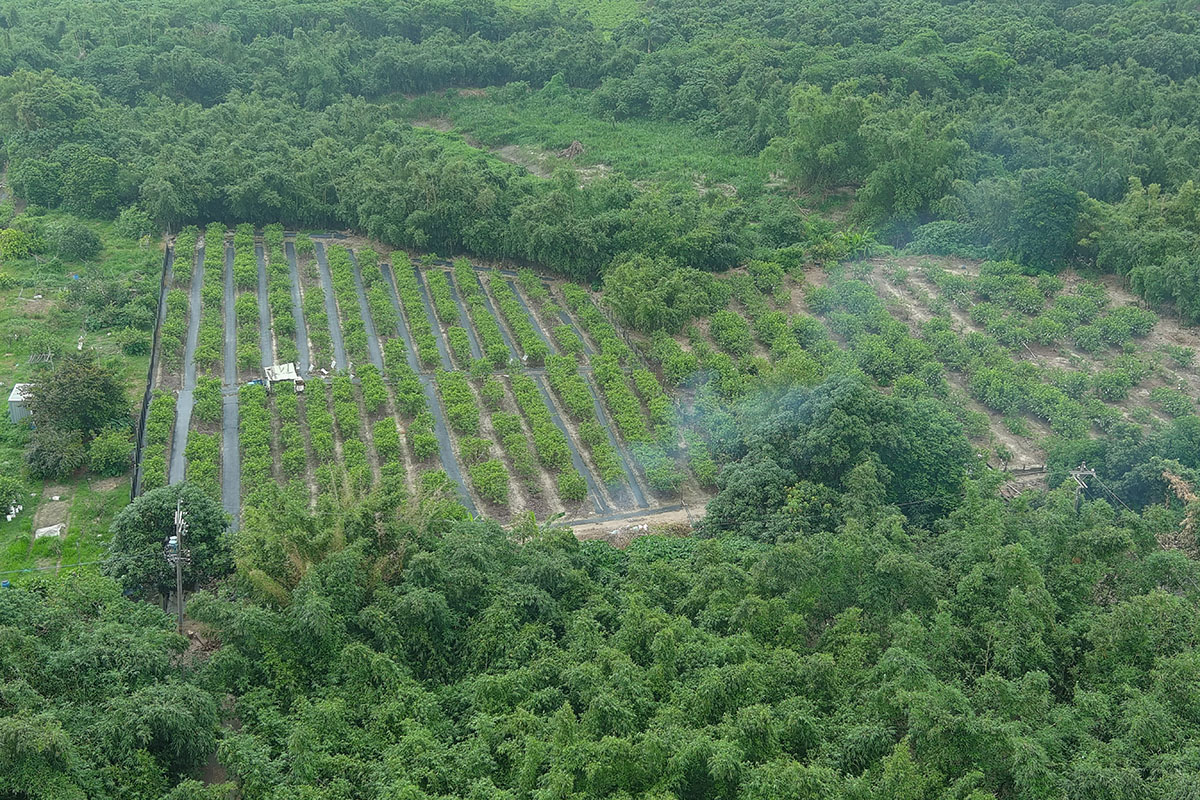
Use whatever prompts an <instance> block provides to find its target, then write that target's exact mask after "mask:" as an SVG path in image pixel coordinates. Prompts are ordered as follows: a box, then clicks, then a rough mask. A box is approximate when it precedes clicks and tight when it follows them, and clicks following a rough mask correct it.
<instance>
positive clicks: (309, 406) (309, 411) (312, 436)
mask: <svg viewBox="0 0 1200 800" xmlns="http://www.w3.org/2000/svg"><path fill="white" fill-rule="evenodd" d="M307 386H308V388H307V390H306V392H305V400H304V419H305V422H306V423H307V424H308V438H309V443H310V445H311V446H312V450H313V455H314V456H315V457H316V460H317V463H318V464H320V463H329V462H331V461H332V460H333V457H334V442H333V415H332V414H330V413H329V404H328V399H327V395H326V389H325V384H324V383H321V382H318V381H313V382H311V383H309V384H308V385H307Z"/></svg>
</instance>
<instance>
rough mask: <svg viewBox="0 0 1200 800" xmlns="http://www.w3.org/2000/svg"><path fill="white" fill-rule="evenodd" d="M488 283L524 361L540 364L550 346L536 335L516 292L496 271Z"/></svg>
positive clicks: (548, 352) (548, 351) (547, 353)
mask: <svg viewBox="0 0 1200 800" xmlns="http://www.w3.org/2000/svg"><path fill="white" fill-rule="evenodd" d="M488 285H489V286H490V287H491V290H492V294H493V295H494V296H495V298H496V304H497V305H498V306H499V307H500V315H501V316H502V317H504V320H505V322H507V323H508V328H509V330H510V331H512V334H513V338H515V339H516V342H517V347H518V348H520V350H521V352H522V354H523V357H524V359H525V361H526V362H527V363H529V364H531V365H535V366H536V365H540V364H542V363H543V362H544V361H545V360H546V357H547V356H548V355H549V354H550V348H549V346H548V345H547V344H546V343H545V342H544V341H542V339H541V337H540V336H539V335H538V333H537V330H536V329H535V327H534V324H533V322H532V321H531V320H530V318H529V314H528V313H526V311H525V308H524V307H523V306H522V305H521V302H520V300H518V299H517V295H516V293H515V292H514V291H513V290H512V288H511V287H510V286H509V285H508V283H507V282H506V281H505V280H504V279H503V278H502V277H501V276H500V275H499V274H498V273H493V274H492V276H491V278H490V280H489V281H488Z"/></svg>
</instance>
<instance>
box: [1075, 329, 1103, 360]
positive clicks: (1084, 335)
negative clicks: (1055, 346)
mask: <svg viewBox="0 0 1200 800" xmlns="http://www.w3.org/2000/svg"><path fill="white" fill-rule="evenodd" d="M1072 336H1073V338H1074V340H1075V346H1076V347H1078V348H1079V349H1080V350H1083V351H1084V352H1085V353H1093V354H1094V353H1099V352H1101V351H1103V350H1104V349H1106V348H1107V347H1108V344H1107V343H1106V342H1105V341H1104V333H1103V332H1102V331H1101V330H1100V328H1099V327H1097V326H1095V325H1080V326H1079V327H1077V328H1076V329H1075V332H1074V334H1073V335H1072Z"/></svg>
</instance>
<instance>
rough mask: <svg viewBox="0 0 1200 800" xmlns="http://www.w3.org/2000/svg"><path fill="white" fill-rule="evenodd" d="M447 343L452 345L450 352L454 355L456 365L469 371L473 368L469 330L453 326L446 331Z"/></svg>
mask: <svg viewBox="0 0 1200 800" xmlns="http://www.w3.org/2000/svg"><path fill="white" fill-rule="evenodd" d="M446 341H448V342H449V343H450V352H451V353H452V354H453V355H454V361H455V363H456V364H458V365H459V367H461V368H462V369H469V368H470V366H471V337H470V335H469V334H468V333H467V329H466V328H463V327H460V326H458V325H451V326H450V327H449V328H447V329H446Z"/></svg>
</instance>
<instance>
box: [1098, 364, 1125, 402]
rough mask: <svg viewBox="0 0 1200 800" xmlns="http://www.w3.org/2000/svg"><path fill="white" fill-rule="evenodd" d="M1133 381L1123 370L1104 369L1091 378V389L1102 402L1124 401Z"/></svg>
mask: <svg viewBox="0 0 1200 800" xmlns="http://www.w3.org/2000/svg"><path fill="white" fill-rule="evenodd" d="M1132 387H1133V381H1132V380H1131V379H1130V377H1129V375H1128V374H1127V373H1126V372H1125V371H1124V370H1116V369H1105V370H1101V371H1099V372H1097V373H1096V374H1095V375H1093V376H1092V389H1093V390H1094V391H1095V392H1096V396H1097V397H1099V398H1100V399H1102V400H1108V401H1116V400H1124V399H1125V396H1126V395H1128V394H1129V390H1130V389H1131V388H1132Z"/></svg>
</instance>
